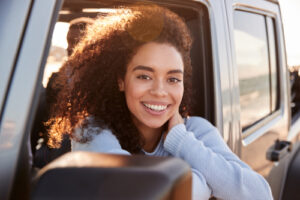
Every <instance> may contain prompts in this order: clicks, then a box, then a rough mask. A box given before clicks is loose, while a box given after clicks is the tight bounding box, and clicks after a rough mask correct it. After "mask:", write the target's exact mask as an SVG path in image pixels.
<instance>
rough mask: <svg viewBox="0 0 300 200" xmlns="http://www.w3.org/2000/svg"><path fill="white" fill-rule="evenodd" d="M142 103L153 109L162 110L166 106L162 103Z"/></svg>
mask: <svg viewBox="0 0 300 200" xmlns="http://www.w3.org/2000/svg"><path fill="white" fill-rule="evenodd" d="M144 105H145V106H146V107H147V108H150V109H151V110H155V111H162V110H164V109H166V108H167V106H163V105H151V104H147V103H144Z"/></svg>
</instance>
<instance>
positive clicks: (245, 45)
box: [234, 11, 277, 130]
mask: <svg viewBox="0 0 300 200" xmlns="http://www.w3.org/2000/svg"><path fill="white" fill-rule="evenodd" d="M268 23H269V27H270V28H269V29H268V28H267V27H268V26H267V17H266V16H264V15H260V14H254V13H250V12H244V11H235V12H234V39H235V50H236V64H237V67H238V78H239V89H240V107H241V116H240V117H241V125H242V128H243V130H245V129H246V128H248V127H250V126H251V125H252V124H254V123H256V122H258V121H259V120H261V119H263V118H265V117H266V116H268V115H269V114H271V113H272V112H273V111H274V110H275V108H276V99H277V77H276V51H275V39H274V38H275V37H274V26H272V23H273V21H272V20H268ZM268 31H269V32H270V33H269V32H268ZM270 35H271V37H270Z"/></svg>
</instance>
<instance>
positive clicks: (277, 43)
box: [225, 0, 289, 199]
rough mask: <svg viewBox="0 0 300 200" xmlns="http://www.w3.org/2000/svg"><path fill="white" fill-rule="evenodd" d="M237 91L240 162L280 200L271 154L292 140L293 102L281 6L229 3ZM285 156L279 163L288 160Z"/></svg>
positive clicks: (233, 0) (244, 0)
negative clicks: (277, 143) (279, 144)
mask: <svg viewBox="0 0 300 200" xmlns="http://www.w3.org/2000/svg"><path fill="white" fill-rule="evenodd" d="M225 2H226V10H227V17H228V22H229V24H228V26H229V30H230V41H231V53H232V58H233V59H232V60H233V63H232V65H231V66H232V71H233V72H234V76H233V77H234V82H235V83H236V84H235V85H234V88H233V92H234V94H235V95H234V97H235V102H236V110H235V111H234V112H233V115H236V117H235V118H237V119H239V124H238V126H239V127H240V133H236V134H241V138H242V148H241V159H242V160H243V161H245V162H246V163H248V164H249V165H250V166H251V167H252V168H253V169H254V170H255V171H257V172H259V173H260V174H261V175H263V176H264V177H266V178H267V179H268V180H269V182H270V184H271V187H272V191H273V195H274V198H275V199H277V198H278V196H279V192H280V186H279V185H278V184H277V183H280V182H282V181H281V180H282V178H283V176H284V167H278V166H280V165H278V164H277V165H276V166H277V168H280V170H277V174H276V181H275V182H276V184H273V183H274V182H273V181H271V179H274V177H270V176H269V173H270V170H271V169H272V168H273V167H274V162H272V161H270V160H269V159H267V157H266V154H267V152H268V151H269V152H270V150H271V149H270V147H271V146H272V145H274V142H275V141H276V140H277V139H278V140H280V141H285V140H287V136H288V129H289V128H288V127H289V126H288V123H289V107H288V105H289V102H288V101H289V100H288V94H289V91H288V85H287V80H288V79H287V77H288V72H287V67H286V57H285V46H284V39H283V31H282V24H281V16H280V10H279V5H278V2H276V1H274V2H272V1H248V0H229V1H225ZM287 158H288V157H287V156H284V157H283V158H281V159H280V160H279V163H281V162H283V163H285V161H284V160H286V159H287Z"/></svg>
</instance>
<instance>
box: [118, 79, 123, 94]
mask: <svg viewBox="0 0 300 200" xmlns="http://www.w3.org/2000/svg"><path fill="white" fill-rule="evenodd" d="M118 85H119V90H120V91H121V92H124V81H123V79H121V78H118Z"/></svg>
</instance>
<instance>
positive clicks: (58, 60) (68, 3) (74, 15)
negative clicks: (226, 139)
mask: <svg viewBox="0 0 300 200" xmlns="http://www.w3.org/2000/svg"><path fill="white" fill-rule="evenodd" d="M154 3H157V4H158V5H160V6H165V7H167V8H169V9H170V10H172V11H174V12H175V13H177V14H178V15H179V16H181V17H182V18H183V19H184V21H185V22H186V24H187V26H188V27H189V29H190V31H191V34H192V36H193V40H194V42H193V46H192V50H191V62H192V67H193V72H192V73H193V74H192V82H193V83H192V84H193V93H192V95H193V100H195V102H196V104H193V107H192V111H193V113H192V115H197V116H202V117H204V118H206V119H208V120H209V121H210V122H212V123H213V124H214V113H215V112H214V90H213V89H212V88H214V86H213V80H214V79H213V71H212V70H213V68H212V56H211V55H212V53H211V38H210V34H211V33H210V24H209V16H208V9H207V7H206V6H204V5H203V4H201V3H193V4H192V5H190V4H185V3H178V2H176V3H175V2H170V3H166V4H163V5H161V4H160V2H159V1H157V2H154ZM128 4H129V5H130V2H129V1H128V2H126V1H123V2H121V3H120V2H118V1H111V0H108V1H97V2H95V1H72V0H65V1H64V4H63V6H62V8H61V10H60V12H59V17H58V21H57V22H56V24H55V28H54V32H53V36H52V42H51V47H50V51H49V56H48V58H47V62H46V65H45V70H44V76H43V81H42V85H43V92H42V94H41V97H40V105H39V109H38V111H37V115H36V119H35V123H34V127H33V130H32V133H31V145H32V151H33V154H34V162H35V166H37V167H42V166H44V165H45V164H47V163H48V162H51V160H53V159H54V158H55V157H57V156H59V155H61V154H62V153H65V152H66V151H68V150H70V143H68V142H66V145H65V146H64V143H63V145H62V149H60V150H57V151H56V150H53V149H49V148H48V147H47V144H46V143H47V137H48V136H47V130H46V129H45V127H44V122H45V121H47V119H49V115H48V114H49V109H50V108H49V106H51V101H52V100H51V99H50V98H48V97H47V95H49V94H50V93H51V94H52V92H54V93H56V89H57V88H54V87H52V83H53V80H55V77H56V76H57V73H56V72H58V73H59V70H60V68H61V67H62V66H63V64H64V62H65V61H66V60H67V59H68V53H69V50H70V49H69V48H68V41H69V42H70V41H71V42H74V40H76V38H77V39H78V37H79V36H78V35H77V36H75V35H76V33H74V34H75V35H73V36H72V34H71V36H70V34H69V31H70V30H71V29H72V28H71V27H72V24H74V21H76V20H79V21H80V20H84V21H86V20H87V21H86V22H87V23H89V22H88V21H89V19H90V20H92V21H93V19H95V18H96V17H97V16H105V15H107V14H109V13H111V12H115V11H116V10H115V8H117V7H120V6H124V5H128ZM131 4H132V3H131ZM91 23H93V22H91ZM78 30H79V31H80V32H84V31H85V29H84V27H83V26H82V25H80V26H79V28H78ZM67 73H68V72H67ZM51 96H53V95H51ZM54 96H56V95H54ZM49 102H50V103H49ZM45 151H46V153H44V152H45ZM42 152H43V153H42ZM47 152H48V153H47ZM50 154H51V155H50ZM54 154H55V155H54ZM45 155H46V156H45ZM53 155H54V156H53Z"/></svg>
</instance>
